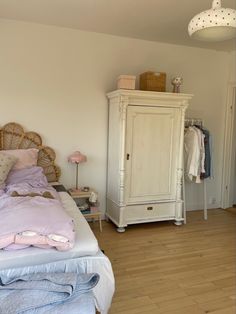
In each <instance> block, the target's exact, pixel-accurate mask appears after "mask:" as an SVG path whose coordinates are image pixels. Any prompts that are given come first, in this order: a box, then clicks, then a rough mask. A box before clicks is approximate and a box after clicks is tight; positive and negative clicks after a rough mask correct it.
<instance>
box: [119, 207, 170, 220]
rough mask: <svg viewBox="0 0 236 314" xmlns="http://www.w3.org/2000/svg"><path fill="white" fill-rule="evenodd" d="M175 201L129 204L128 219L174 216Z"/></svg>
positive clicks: (126, 211)
mask: <svg viewBox="0 0 236 314" xmlns="http://www.w3.org/2000/svg"><path fill="white" fill-rule="evenodd" d="M174 217H175V203H158V204H144V205H129V206H127V207H126V209H125V218H126V220H127V221H128V220H133V219H135V220H145V219H151V220H152V219H155V218H156V219H157V220H158V218H160V219H161V218H174Z"/></svg>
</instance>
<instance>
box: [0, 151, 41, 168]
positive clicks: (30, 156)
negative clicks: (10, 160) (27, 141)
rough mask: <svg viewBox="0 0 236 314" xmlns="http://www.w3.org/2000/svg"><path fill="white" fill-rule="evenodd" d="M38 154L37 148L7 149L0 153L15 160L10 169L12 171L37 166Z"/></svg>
mask: <svg viewBox="0 0 236 314" xmlns="http://www.w3.org/2000/svg"><path fill="white" fill-rule="evenodd" d="M38 152H39V150H38V149H37V148H27V149H9V150H2V151H1V153H3V154H5V155H7V156H14V157H16V158H17V162H16V163H15V165H14V166H13V168H12V169H13V170H19V169H24V168H28V167H32V166H37V162H38Z"/></svg>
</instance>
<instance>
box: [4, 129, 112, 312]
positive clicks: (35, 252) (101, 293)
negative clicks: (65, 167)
mask: <svg viewBox="0 0 236 314" xmlns="http://www.w3.org/2000/svg"><path fill="white" fill-rule="evenodd" d="M0 136H1V141H0V150H11V149H13V150H15V149H28V148H37V149H38V150H39V152H38V162H37V165H38V166H40V167H42V168H43V172H44V174H45V176H46V177H47V180H48V182H49V183H50V182H54V184H55V182H58V180H59V176H60V169H59V167H58V166H57V165H56V164H55V157H56V155H55V152H54V151H53V149H51V148H50V147H47V146H43V145H42V140H41V137H40V136H39V135H38V134H37V133H35V132H25V131H24V129H23V128H22V127H21V126H20V125H19V124H16V123H8V124H7V125H5V126H4V127H3V128H1V129H0ZM58 194H59V196H60V199H61V201H62V204H63V207H64V208H65V210H66V212H67V213H68V214H69V215H70V217H72V218H73V221H74V225H75V243H74V246H73V248H72V249H71V250H67V251H57V250H56V249H42V248H37V247H28V248H25V249H21V250H16V251H5V250H0V278H1V277H4V278H6V277H7V278H16V277H20V276H24V275H27V274H35V273H44V272H47V273H58V272H63V273H70V272H76V273H78V274H88V273H97V274H98V275H99V277H100V279H99V281H98V284H97V285H96V286H95V287H94V288H93V290H92V293H93V301H94V303H95V306H96V309H97V310H98V311H99V312H101V313H103V314H105V313H108V309H109V307H110V305H111V301H112V296H113V293H114V275H113V272H112V267H111V263H110V261H109V259H108V258H107V256H105V255H104V254H103V253H102V252H101V250H100V249H99V246H98V242H97V240H96V238H95V236H94V234H93V232H92V231H91V229H90V227H89V225H88V223H87V221H86V220H85V218H84V217H83V215H82V214H81V213H80V211H78V208H77V206H76V204H75V202H74V200H73V199H72V198H71V197H70V195H69V194H68V193H67V192H59V193H58ZM89 297H91V296H89Z"/></svg>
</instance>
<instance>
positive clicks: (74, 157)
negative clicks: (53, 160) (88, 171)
mask: <svg viewBox="0 0 236 314" xmlns="http://www.w3.org/2000/svg"><path fill="white" fill-rule="evenodd" d="M68 161H69V162H72V163H74V164H76V190H79V187H78V165H79V164H80V163H82V162H85V161H87V157H86V156H85V155H83V154H81V152H79V151H76V152H74V153H72V154H71V155H70V156H69V157H68Z"/></svg>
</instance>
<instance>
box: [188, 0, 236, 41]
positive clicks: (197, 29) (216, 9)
mask: <svg viewBox="0 0 236 314" xmlns="http://www.w3.org/2000/svg"><path fill="white" fill-rule="evenodd" d="M188 33H189V35H190V36H191V37H192V38H194V39H198V40H204V41H223V40H228V39H232V38H234V37H236V10H233V9H229V8H222V7H221V0H213V2H212V8H211V9H210V10H206V11H203V12H201V13H199V14H197V15H196V16H194V18H193V19H192V20H191V21H190V23H189V25H188Z"/></svg>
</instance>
